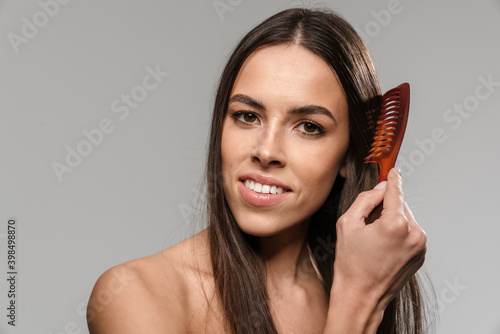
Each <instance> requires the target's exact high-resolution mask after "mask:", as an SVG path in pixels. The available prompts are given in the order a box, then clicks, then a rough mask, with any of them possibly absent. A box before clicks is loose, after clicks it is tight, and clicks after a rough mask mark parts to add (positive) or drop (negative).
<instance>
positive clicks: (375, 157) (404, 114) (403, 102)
mask: <svg viewBox="0 0 500 334" xmlns="http://www.w3.org/2000/svg"><path fill="white" fill-rule="evenodd" d="M409 110H410V85H409V84H408V83H407V82H405V83H402V84H401V85H399V86H397V87H396V88H393V89H391V90H389V91H387V92H386V93H385V94H384V95H383V96H382V110H381V111H380V115H379V118H378V121H377V127H376V128H375V136H374V140H373V143H372V146H371V149H370V151H369V155H368V156H367V157H366V158H365V163H371V162H376V163H378V165H379V167H380V174H379V179H378V182H382V181H386V180H387V174H389V171H390V170H391V168H393V167H394V165H395V164H396V159H397V158H398V153H399V149H400V148H401V143H402V142H403V137H404V134H405V130H406V123H407V121H408V113H409Z"/></svg>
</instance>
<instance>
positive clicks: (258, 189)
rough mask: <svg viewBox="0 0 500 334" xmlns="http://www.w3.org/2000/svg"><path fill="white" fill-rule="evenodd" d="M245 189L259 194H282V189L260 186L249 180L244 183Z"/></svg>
mask: <svg viewBox="0 0 500 334" xmlns="http://www.w3.org/2000/svg"><path fill="white" fill-rule="evenodd" d="M245 187H246V188H248V189H250V190H253V191H255V192H256V193H259V194H282V193H283V188H281V187H276V186H272V185H269V184H261V183H258V182H254V181H251V180H246V181H245Z"/></svg>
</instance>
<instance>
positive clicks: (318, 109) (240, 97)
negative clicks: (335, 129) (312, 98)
mask: <svg viewBox="0 0 500 334" xmlns="http://www.w3.org/2000/svg"><path fill="white" fill-rule="evenodd" d="M231 102H241V103H244V104H247V105H249V106H251V107H254V108H258V109H262V110H265V109H266V108H265V107H264V104H263V103H262V102H261V101H258V100H256V99H254V98H252V97H250V96H248V95H245V94H235V95H233V96H231V98H230V99H229V103H231ZM288 113H289V114H291V115H296V114H305V115H311V114H320V115H325V116H328V117H329V118H331V119H332V120H333V121H334V122H335V123H337V120H336V119H335V117H333V114H332V113H331V112H330V111H329V110H328V109H327V108H325V107H322V106H318V105H315V104H308V105H305V106H301V107H296V108H293V109H292V110H290V111H289V112H288Z"/></svg>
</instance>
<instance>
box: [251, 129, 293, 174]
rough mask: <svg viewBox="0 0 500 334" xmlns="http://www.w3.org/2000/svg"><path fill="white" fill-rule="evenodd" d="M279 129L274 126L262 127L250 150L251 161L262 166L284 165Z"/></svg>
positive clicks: (284, 159)
mask: <svg viewBox="0 0 500 334" xmlns="http://www.w3.org/2000/svg"><path fill="white" fill-rule="evenodd" d="M281 131H282V130H280V129H278V128H276V127H274V128H268V129H262V131H260V132H259V137H258V138H257V140H256V142H255V147H254V149H253V150H252V151H251V158H252V161H254V162H256V163H258V164H260V165H261V166H263V167H272V166H275V167H284V166H285V165H286V158H285V152H284V147H283V144H284V143H283V138H282V135H281Z"/></svg>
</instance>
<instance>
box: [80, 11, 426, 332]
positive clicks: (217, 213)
mask: <svg viewBox="0 0 500 334" xmlns="http://www.w3.org/2000/svg"><path fill="white" fill-rule="evenodd" d="M380 95H381V92H380V88H379V85H378V82H377V78H376V75H375V70H374V67H373V64H372V62H371V59H370V57H369V55H368V52H367V50H366V49H365V47H364V45H363V43H362V41H361V40H360V38H359V37H358V35H357V34H356V33H355V31H354V29H353V28H352V27H351V26H350V25H349V24H348V23H346V22H345V21H344V20H343V19H341V18H340V17H338V16H337V15H336V14H334V13H331V12H328V11H319V10H307V9H290V10H285V11H283V12H281V13H278V14H276V15H274V16H272V17H271V18H269V19H267V20H266V21H264V22H263V23H261V24H260V25H259V26H257V27H256V28H254V29H253V30H252V31H251V32H249V33H248V34H247V36H245V37H244V38H243V40H242V41H241V42H240V43H239V45H238V46H237V47H236V49H235V50H234V52H233V54H232V55H231V57H230V59H229V60H228V63H227V65H226V67H225V69H224V71H223V73H222V77H221V80H220V83H219V88H218V92H217V96H216V101H215V107H214V112H213V120H212V127H211V134H210V145H209V152H208V161H207V172H206V174H207V195H208V228H207V229H205V230H203V231H202V232H200V233H198V234H196V235H194V236H193V237H191V238H189V239H187V240H185V241H183V242H181V243H179V244H177V245H175V246H173V247H171V248H169V249H166V250H164V251H162V252H160V253H158V254H155V255H152V256H149V257H145V258H142V259H138V260H134V261H130V262H127V263H124V264H122V265H119V266H116V267H114V268H111V269H110V270H108V271H106V272H105V273H104V274H103V275H102V276H101V277H100V278H99V280H98V281H97V283H96V286H95V287H94V290H93V292H92V296H91V298H90V300H89V306H88V313H87V316H88V321H89V328H90V331H91V333H96V334H108V333H123V334H126V333H137V332H140V333H376V332H377V333H423V332H424V330H425V327H424V318H423V309H422V301H421V296H420V288H419V285H418V282H417V279H416V277H415V275H414V274H415V272H416V271H417V270H418V269H419V268H420V267H421V265H422V264H423V262H424V255H425V249H426V248H425V244H426V237H425V233H424V232H423V230H422V229H421V228H420V227H419V226H418V225H417V223H416V222H415V219H414V217H413V215H412V213H411V212H410V210H409V208H408V206H407V205H406V203H405V202H404V200H403V193H402V190H401V187H402V186H401V177H400V175H399V173H398V170H397V169H393V170H391V172H390V174H389V177H388V181H387V182H382V183H381V184H378V185H376V186H375V183H376V180H377V177H378V175H377V174H378V169H377V166H376V165H373V164H372V165H368V164H364V162H363V158H364V157H365V156H366V155H367V153H368V149H369V147H370V144H371V140H372V137H373V133H374V120H375V119H376V116H377V113H378V112H379V111H380V102H381V101H380ZM382 201H383V211H382V214H381V216H380V218H379V219H377V220H375V221H374V222H373V223H371V224H366V222H365V218H366V217H368V215H369V213H370V212H371V211H372V210H373V209H374V208H375V207H376V206H377V205H378V204H379V203H381V202H382Z"/></svg>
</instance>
